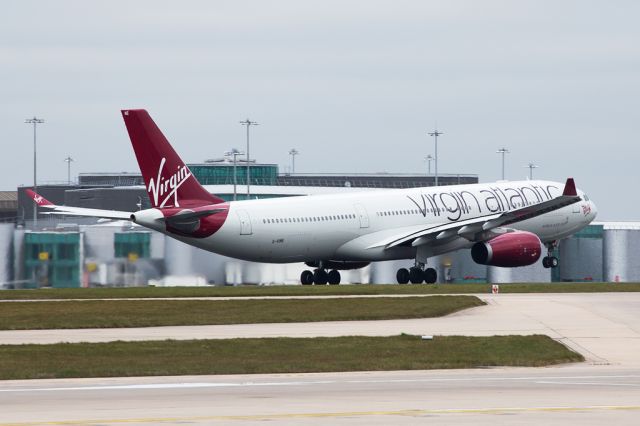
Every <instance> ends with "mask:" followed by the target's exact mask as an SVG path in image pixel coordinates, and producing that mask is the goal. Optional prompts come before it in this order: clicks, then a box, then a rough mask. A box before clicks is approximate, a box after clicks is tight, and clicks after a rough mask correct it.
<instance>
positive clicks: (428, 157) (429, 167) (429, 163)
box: [424, 154, 433, 176]
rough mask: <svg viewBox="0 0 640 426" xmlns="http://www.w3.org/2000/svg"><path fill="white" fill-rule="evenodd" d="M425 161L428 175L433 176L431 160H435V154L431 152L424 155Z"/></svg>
mask: <svg viewBox="0 0 640 426" xmlns="http://www.w3.org/2000/svg"><path fill="white" fill-rule="evenodd" d="M424 161H426V162H427V176H431V162H432V161H433V156H432V155H431V154H429V155H427V156H426V157H424Z"/></svg>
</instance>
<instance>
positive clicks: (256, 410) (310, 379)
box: [0, 293, 640, 426]
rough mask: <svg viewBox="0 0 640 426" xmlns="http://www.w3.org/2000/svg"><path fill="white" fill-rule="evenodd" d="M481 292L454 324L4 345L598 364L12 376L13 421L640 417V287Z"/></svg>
mask: <svg viewBox="0 0 640 426" xmlns="http://www.w3.org/2000/svg"><path fill="white" fill-rule="evenodd" d="M480 297H481V298H482V299H483V300H485V301H486V302H487V303H488V305H487V306H482V307H478V308H473V309H469V310H466V311H462V312H458V313H456V314H453V315H449V316H447V317H443V318H430V319H418V320H392V321H349V322H325V323H295V324H246V325H232V326H197V327H151V328H138V329H117V330H114V329H106V330H100V329H98V330H37V331H2V332H0V342H1V343H5V344H6V343H26V342H33V343H49V342H59V341H110V340H116V339H120V340H148V339H164V338H174V339H202V338H230V337H267V336H296V337H312V336H339V335H393V334H398V333H401V332H406V333H412V334H429V335H432V334H460V335H475V336H484V335H494V334H547V335H549V336H551V337H553V338H555V339H558V340H559V341H561V342H563V343H565V344H567V345H568V346H570V347H571V348H573V349H575V350H577V351H579V352H580V353H582V354H583V355H584V356H585V357H586V359H587V361H586V362H585V363H580V364H574V365H568V366H558V367H547V368H491V369H472V370H433V371H400V372H361V373H351V372H344V373H318V374H284V375H283V374H280V375H238V376H180V377H144V378H103V379H58V380H26V381H4V382H0V407H2V408H3V409H0V425H2V426H5V425H9V424H11V425H21V426H22V425H80V424H81V425H98V424H99V425H107V424H108V425H119V424H133V425H153V424H194V425H209V424H211V425H216V424H221V425H227V424H247V425H253V424H256V425H257V424H265V422H267V423H270V424H292V425H293V424H295V425H318V424H327V423H330V424H352V425H388V424H394V425H413V424H425V423H427V422H430V423H432V424H454V425H495V424H516V425H540V424H563V425H566V424H576V425H578V424H579V425H602V424H616V425H635V424H638V419H640V355H639V354H640V294H639V293H599V294H497V295H481V296H480ZM336 356H339V354H336ZM6 407H9V409H6Z"/></svg>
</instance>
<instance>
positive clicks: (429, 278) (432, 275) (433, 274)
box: [424, 268, 438, 284]
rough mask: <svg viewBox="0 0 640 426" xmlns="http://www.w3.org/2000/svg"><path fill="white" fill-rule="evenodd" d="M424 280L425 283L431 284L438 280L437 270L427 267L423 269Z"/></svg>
mask: <svg viewBox="0 0 640 426" xmlns="http://www.w3.org/2000/svg"><path fill="white" fill-rule="evenodd" d="M424 280H425V282H426V283H427V284H433V283H435V282H436V281H438V271H436V270H435V269H433V268H427V269H425V270H424Z"/></svg>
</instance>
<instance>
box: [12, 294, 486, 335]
mask: <svg viewBox="0 0 640 426" xmlns="http://www.w3.org/2000/svg"><path fill="white" fill-rule="evenodd" d="M481 305H484V302H482V301H481V300H480V299H478V298H477V297H475V296H432V297H406V298H405V297H403V298H384V299H383V298H349V299H244V300H100V301H94V300H88V301H59V302H15V303H14V302H12V303H3V304H2V305H1V309H0V329H2V330H26V329H55V328H116V327H152V326H166V325H205V324H207V325H209V324H254V323H275V322H312V321H349V320H383V319H400V318H430V317H439V316H443V315H447V314H450V313H452V312H456V311H459V310H462V309H466V308H471V307H474V306H481Z"/></svg>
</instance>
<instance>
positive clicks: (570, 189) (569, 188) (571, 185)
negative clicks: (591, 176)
mask: <svg viewBox="0 0 640 426" xmlns="http://www.w3.org/2000/svg"><path fill="white" fill-rule="evenodd" d="M562 195H568V196H570V197H575V196H576V195H578V191H576V183H575V182H574V181H573V178H567V183H565V184H564V191H562Z"/></svg>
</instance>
